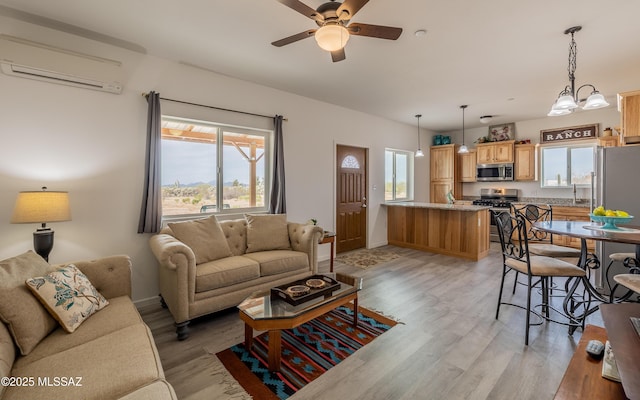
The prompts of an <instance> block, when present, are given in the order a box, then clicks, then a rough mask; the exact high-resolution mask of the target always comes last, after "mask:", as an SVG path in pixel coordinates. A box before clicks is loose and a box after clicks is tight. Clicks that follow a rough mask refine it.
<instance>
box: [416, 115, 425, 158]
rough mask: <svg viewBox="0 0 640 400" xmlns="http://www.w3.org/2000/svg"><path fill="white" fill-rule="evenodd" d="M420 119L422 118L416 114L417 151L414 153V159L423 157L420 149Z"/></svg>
mask: <svg viewBox="0 0 640 400" xmlns="http://www.w3.org/2000/svg"><path fill="white" fill-rule="evenodd" d="M420 117H422V114H416V118H418V150H417V151H416V157H424V153H423V152H422V148H421V147H420Z"/></svg>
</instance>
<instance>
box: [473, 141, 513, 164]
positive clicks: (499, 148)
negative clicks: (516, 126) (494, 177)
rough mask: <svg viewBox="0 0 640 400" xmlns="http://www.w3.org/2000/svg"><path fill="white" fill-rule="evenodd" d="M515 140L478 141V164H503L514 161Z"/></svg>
mask: <svg viewBox="0 0 640 400" xmlns="http://www.w3.org/2000/svg"><path fill="white" fill-rule="evenodd" d="M514 142H515V140H505V141H502V142H491V143H478V144H477V145H476V151H477V152H478V164H502V163H512V162H513V144H514Z"/></svg>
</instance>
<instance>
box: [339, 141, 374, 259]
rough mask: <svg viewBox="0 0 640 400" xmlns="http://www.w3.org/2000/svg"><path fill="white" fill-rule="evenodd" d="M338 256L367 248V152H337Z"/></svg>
mask: <svg viewBox="0 0 640 400" xmlns="http://www.w3.org/2000/svg"><path fill="white" fill-rule="evenodd" d="M336 154H337V157H336V161H337V166H336V167H337V168H336V174H337V179H336V182H337V188H336V201H337V204H336V214H337V215H336V253H340V252H345V251H349V250H355V249H359V248H362V247H366V245H367V197H368V196H367V149H364V148H361V147H351V146H341V145H338V146H337V149H336Z"/></svg>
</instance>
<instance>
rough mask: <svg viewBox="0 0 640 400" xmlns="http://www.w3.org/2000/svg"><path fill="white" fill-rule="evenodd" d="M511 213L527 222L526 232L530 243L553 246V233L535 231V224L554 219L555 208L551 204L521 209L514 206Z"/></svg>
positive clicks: (529, 205)
mask: <svg viewBox="0 0 640 400" xmlns="http://www.w3.org/2000/svg"><path fill="white" fill-rule="evenodd" d="M511 212H512V213H513V214H514V215H521V216H522V217H523V218H524V219H525V221H526V222H527V224H526V232H527V239H528V240H529V241H532V242H543V243H549V244H553V235H552V234H551V233H548V232H543V231H539V230H535V229H533V223H534V222H548V221H551V220H552V219H553V208H552V207H551V206H550V205H549V204H544V205H543V204H525V205H524V206H521V207H518V206H515V205H513V204H512V205H511Z"/></svg>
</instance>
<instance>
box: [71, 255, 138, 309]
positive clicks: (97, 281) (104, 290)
mask: <svg viewBox="0 0 640 400" xmlns="http://www.w3.org/2000/svg"><path fill="white" fill-rule="evenodd" d="M67 264H73V265H75V266H76V267H78V269H80V271H82V273H83V274H85V275H86V276H87V278H89V281H90V282H91V284H92V285H93V286H95V288H96V289H97V290H98V292H100V294H102V295H103V296H104V297H106V298H107V299H111V298H114V297H119V296H129V297H131V258H129V256H125V255H115V256H110V257H104V258H100V259H97V260H91V261H75V262H72V263H67ZM65 265H66V264H65Z"/></svg>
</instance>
